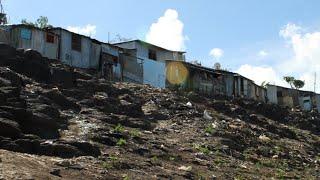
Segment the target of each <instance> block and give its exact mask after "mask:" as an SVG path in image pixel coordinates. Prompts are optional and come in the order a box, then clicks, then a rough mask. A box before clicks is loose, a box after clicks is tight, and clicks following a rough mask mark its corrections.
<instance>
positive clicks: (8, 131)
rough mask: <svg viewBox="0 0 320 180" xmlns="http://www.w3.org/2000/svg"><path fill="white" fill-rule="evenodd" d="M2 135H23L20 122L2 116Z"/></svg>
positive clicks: (0, 122) (13, 136)
mask: <svg viewBox="0 0 320 180" xmlns="http://www.w3.org/2000/svg"><path fill="white" fill-rule="evenodd" d="M0 136H4V137H10V138H18V137H20V136H21V130H20V127H19V124H18V123H17V122H14V121H12V120H9V119H5V118H0Z"/></svg>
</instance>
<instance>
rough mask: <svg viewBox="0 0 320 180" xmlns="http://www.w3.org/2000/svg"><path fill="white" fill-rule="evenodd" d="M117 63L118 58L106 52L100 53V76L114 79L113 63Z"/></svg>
mask: <svg viewBox="0 0 320 180" xmlns="http://www.w3.org/2000/svg"><path fill="white" fill-rule="evenodd" d="M117 63H118V58H117V57H115V56H112V55H110V54H107V53H101V74H102V77H103V78H105V79H107V80H109V81H113V80H114V65H115V64H117Z"/></svg>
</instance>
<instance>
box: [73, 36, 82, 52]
mask: <svg viewBox="0 0 320 180" xmlns="http://www.w3.org/2000/svg"><path fill="white" fill-rule="evenodd" d="M71 46H72V50H75V51H79V52H81V36H79V35H77V34H72V43H71Z"/></svg>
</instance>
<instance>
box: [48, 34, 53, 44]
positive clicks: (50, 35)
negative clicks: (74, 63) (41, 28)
mask: <svg viewBox="0 0 320 180" xmlns="http://www.w3.org/2000/svg"><path fill="white" fill-rule="evenodd" d="M46 42H47V43H52V44H53V43H54V35H53V34H51V33H47V36H46Z"/></svg>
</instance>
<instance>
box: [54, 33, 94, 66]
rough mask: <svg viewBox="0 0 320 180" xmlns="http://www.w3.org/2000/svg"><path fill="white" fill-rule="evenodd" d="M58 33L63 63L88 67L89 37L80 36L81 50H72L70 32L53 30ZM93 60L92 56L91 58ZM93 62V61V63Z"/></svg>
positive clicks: (90, 44)
mask: <svg viewBox="0 0 320 180" xmlns="http://www.w3.org/2000/svg"><path fill="white" fill-rule="evenodd" d="M55 32H57V33H61V34H60V37H61V38H60V41H61V49H60V59H61V61H62V62H63V63H65V64H68V65H71V66H74V67H79V68H90V67H91V65H90V59H91V58H92V57H91V58H90V53H91V47H92V43H91V39H89V38H87V37H83V36H81V52H79V51H75V50H72V47H71V43H72V33H70V32H68V31H65V30H60V29H58V30H55ZM93 61H95V60H94V58H93ZM93 64H94V63H93Z"/></svg>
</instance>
